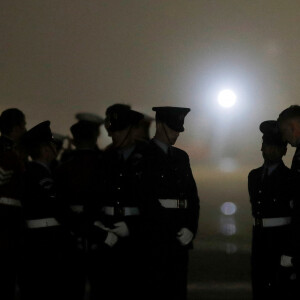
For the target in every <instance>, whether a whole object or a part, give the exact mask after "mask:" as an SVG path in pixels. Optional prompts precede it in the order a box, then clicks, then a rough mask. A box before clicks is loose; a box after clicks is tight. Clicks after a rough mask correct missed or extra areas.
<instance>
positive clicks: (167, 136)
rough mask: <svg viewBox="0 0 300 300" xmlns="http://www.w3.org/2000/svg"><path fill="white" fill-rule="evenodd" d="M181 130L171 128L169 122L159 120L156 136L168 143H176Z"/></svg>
mask: <svg viewBox="0 0 300 300" xmlns="http://www.w3.org/2000/svg"><path fill="white" fill-rule="evenodd" d="M179 134H180V132H178V131H175V130H173V129H171V128H170V127H169V126H168V125H167V124H165V123H162V122H157V124H156V134H155V136H156V138H158V139H159V140H161V141H162V142H164V143H165V144H168V145H171V146H173V145H175V143H176V141H177V139H178V137H179Z"/></svg>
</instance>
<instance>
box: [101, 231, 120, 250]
mask: <svg viewBox="0 0 300 300" xmlns="http://www.w3.org/2000/svg"><path fill="white" fill-rule="evenodd" d="M118 239H119V238H118V236H117V235H115V234H114V233H112V232H110V231H109V232H108V233H107V237H106V239H105V241H104V243H105V244H106V245H108V246H109V247H113V246H114V245H115V244H116V243H117V241H118Z"/></svg>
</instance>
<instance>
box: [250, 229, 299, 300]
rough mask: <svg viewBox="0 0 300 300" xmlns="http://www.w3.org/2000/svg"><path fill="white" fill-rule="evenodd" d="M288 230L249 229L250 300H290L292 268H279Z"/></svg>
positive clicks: (293, 284) (292, 282)
mask: <svg viewBox="0 0 300 300" xmlns="http://www.w3.org/2000/svg"><path fill="white" fill-rule="evenodd" d="M289 233H290V228H289V226H284V227H277V228H256V227H254V228H253V239H252V254H251V277H252V291H253V299H254V300H260V299H264V300H265V299H293V298H292V293H291V291H292V289H293V286H295V280H293V273H295V270H294V268H292V267H291V268H284V267H282V266H280V259H281V255H282V254H284V253H285V252H284V250H285V249H284V248H285V247H286V245H287V240H286V238H287V237H288V236H289Z"/></svg>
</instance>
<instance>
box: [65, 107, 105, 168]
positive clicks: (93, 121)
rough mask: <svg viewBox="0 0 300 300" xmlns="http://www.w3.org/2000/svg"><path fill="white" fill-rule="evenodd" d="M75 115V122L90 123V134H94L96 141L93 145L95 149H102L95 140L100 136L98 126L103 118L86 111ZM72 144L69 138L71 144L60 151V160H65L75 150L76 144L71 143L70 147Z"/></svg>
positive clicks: (70, 156)
mask: <svg viewBox="0 0 300 300" xmlns="http://www.w3.org/2000/svg"><path fill="white" fill-rule="evenodd" d="M75 117H76V119H77V120H78V121H77V123H81V122H83V123H86V124H89V125H90V127H89V128H90V130H91V131H92V132H91V134H93V135H94V134H96V141H95V143H94V147H95V149H96V150H98V151H102V150H100V149H99V147H98V144H97V141H98V139H99V137H100V133H101V132H100V126H101V125H102V124H103V123H104V120H103V118H102V117H100V116H98V115H96V114H93V113H86V112H85V113H77V114H76V115H75ZM75 124H76V123H75ZM72 144H73V141H72V140H71V144H70V145H69V147H68V148H67V149H65V150H64V151H63V152H62V155H61V157H60V161H61V162H65V161H67V160H69V159H70V158H72V157H73V154H74V150H75V149H74V147H75V148H76V146H75V145H74V144H73V147H72Z"/></svg>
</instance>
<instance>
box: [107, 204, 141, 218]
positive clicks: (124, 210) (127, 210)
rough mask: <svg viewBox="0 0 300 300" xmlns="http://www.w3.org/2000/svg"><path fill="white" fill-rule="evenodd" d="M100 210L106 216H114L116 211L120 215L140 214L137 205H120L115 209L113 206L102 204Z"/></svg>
mask: <svg viewBox="0 0 300 300" xmlns="http://www.w3.org/2000/svg"><path fill="white" fill-rule="evenodd" d="M102 211H103V212H104V213H105V214H106V215H108V216H114V215H117V214H118V213H119V214H121V215H122V216H138V215H139V214H140V209H139V208H138V207H120V208H117V209H115V207H113V206H104V207H103V208H102Z"/></svg>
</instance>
